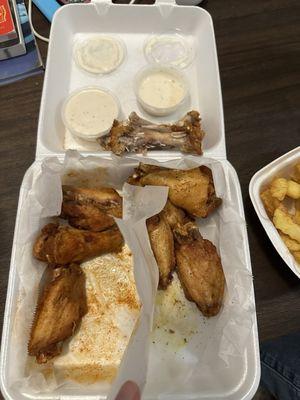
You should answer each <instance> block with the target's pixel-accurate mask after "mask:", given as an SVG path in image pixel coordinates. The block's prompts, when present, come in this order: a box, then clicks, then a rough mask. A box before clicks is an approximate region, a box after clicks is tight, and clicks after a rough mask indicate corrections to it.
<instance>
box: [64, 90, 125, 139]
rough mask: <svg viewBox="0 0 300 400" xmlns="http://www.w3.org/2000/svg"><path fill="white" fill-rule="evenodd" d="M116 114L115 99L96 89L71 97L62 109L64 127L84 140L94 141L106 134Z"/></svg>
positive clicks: (117, 110) (117, 107) (83, 91)
mask: <svg viewBox="0 0 300 400" xmlns="http://www.w3.org/2000/svg"><path fill="white" fill-rule="evenodd" d="M118 114H119V106H118V103H117V101H116V100H115V98H114V97H113V96H112V95H111V94H110V93H109V92H106V91H104V90H101V89H97V88H87V89H83V90H81V91H80V92H77V93H75V94H73V95H71V97H70V98H69V99H68V100H67V101H66V104H65V106H64V109H63V119H64V121H65V125H66V127H67V128H68V129H69V130H70V131H71V132H72V133H73V134H75V135H76V136H79V137H80V138H82V139H85V140H95V139H96V138H97V137H99V136H101V135H103V134H105V133H107V132H108V131H109V129H110V128H111V127H112V124H113V121H114V119H116V118H117V117H118Z"/></svg>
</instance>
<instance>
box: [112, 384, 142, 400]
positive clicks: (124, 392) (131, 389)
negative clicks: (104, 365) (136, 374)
mask: <svg viewBox="0 0 300 400" xmlns="http://www.w3.org/2000/svg"><path fill="white" fill-rule="evenodd" d="M116 400H140V390H139V387H138V386H137V384H136V383H134V382H131V381H128V382H126V383H124V385H123V386H122V387H121V389H120V391H119V393H118V395H117V397H116Z"/></svg>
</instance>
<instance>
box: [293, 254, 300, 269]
mask: <svg viewBox="0 0 300 400" xmlns="http://www.w3.org/2000/svg"><path fill="white" fill-rule="evenodd" d="M292 254H293V257H294V259H295V260H296V262H297V263H298V264H299V266H300V251H293V252H292Z"/></svg>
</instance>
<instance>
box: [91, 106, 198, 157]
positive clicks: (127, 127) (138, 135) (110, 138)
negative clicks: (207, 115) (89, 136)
mask: <svg viewBox="0 0 300 400" xmlns="http://www.w3.org/2000/svg"><path fill="white" fill-rule="evenodd" d="M204 135H205V133H204V131H203V130H202V128H201V118H200V114H199V113H198V112H197V111H190V112H188V113H187V114H186V115H185V116H184V117H183V118H182V119H180V120H179V121H178V122H176V123H175V124H155V123H153V122H150V121H146V120H145V119H142V118H140V117H139V116H138V115H137V114H136V113H135V112H132V113H131V114H130V115H129V118H128V120H126V121H121V122H119V121H114V124H113V127H112V128H111V130H110V132H109V133H108V134H107V135H104V136H101V137H100V138H99V139H98V141H99V143H100V145H101V146H102V147H103V148H104V149H105V150H111V151H112V152H113V153H115V154H118V155H121V154H123V153H125V152H144V151H146V150H149V149H151V150H155V149H158V150H160V149H163V150H168V149H175V150H180V151H182V152H184V153H193V154H202V140H203V137H204Z"/></svg>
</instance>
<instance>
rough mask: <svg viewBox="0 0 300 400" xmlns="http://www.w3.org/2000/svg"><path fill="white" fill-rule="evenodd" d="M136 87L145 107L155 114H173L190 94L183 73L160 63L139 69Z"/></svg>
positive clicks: (138, 96) (139, 99)
mask: <svg viewBox="0 0 300 400" xmlns="http://www.w3.org/2000/svg"><path fill="white" fill-rule="evenodd" d="M134 89H135V94H136V97H137V99H138V101H139V103H140V105H141V106H142V107H143V109H144V110H145V111H147V112H148V113H149V114H151V115H155V116H165V115H169V114H172V113H173V112H175V111H176V110H177V109H178V108H179V107H180V106H181V105H182V104H183V103H184V102H185V101H186V99H187V96H188V85H187V82H186V79H185V77H184V75H183V73H182V72H181V71H179V70H177V69H176V68H173V67H166V66H159V65H157V66H150V67H145V68H143V69H142V70H141V71H139V72H138V74H137V75H136V78H135V82H134Z"/></svg>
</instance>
